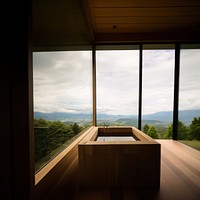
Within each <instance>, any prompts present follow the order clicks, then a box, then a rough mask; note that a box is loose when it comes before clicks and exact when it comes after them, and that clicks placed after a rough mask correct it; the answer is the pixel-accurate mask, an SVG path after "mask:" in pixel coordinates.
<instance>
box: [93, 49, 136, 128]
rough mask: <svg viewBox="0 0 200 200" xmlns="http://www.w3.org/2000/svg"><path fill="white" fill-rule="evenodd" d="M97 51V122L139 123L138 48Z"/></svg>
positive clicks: (122, 124)
mask: <svg viewBox="0 0 200 200" xmlns="http://www.w3.org/2000/svg"><path fill="white" fill-rule="evenodd" d="M96 54H97V59H96V60H97V67H96V68H97V124H98V125H103V124H106V125H115V126H126V125H132V126H137V112H138V77H139V50H123V51H122V50H121V51H120V50H112V51H97V52H96Z"/></svg>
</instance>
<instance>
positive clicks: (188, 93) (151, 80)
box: [33, 50, 200, 114]
mask: <svg viewBox="0 0 200 200" xmlns="http://www.w3.org/2000/svg"><path fill="white" fill-rule="evenodd" d="M174 54H175V52H174V50H145V51H144V58H143V114H148V113H154V112H160V111H167V110H172V109H173V89H174V86H173V84H174ZM91 57H92V53H91V52H90V51H81V52H79V51H73V52H70V51H67V52H43V53H41V52H38V53H34V54H33V66H34V109H35V111H41V112H55V111H60V112H72V113H78V112H81V113H91V112H92V66H91V64H92V60H91ZM199 63H200V50H182V51H181V70H180V101H179V102H180V108H181V109H185V110H186V109H199V108H200V103H199V101H198V99H199V90H200V84H199V77H200V66H199V65H200V64H199ZM138 87H139V51H137V50H132V51H97V109H98V112H99V113H107V114H137V112H138V91H139V88H138Z"/></svg>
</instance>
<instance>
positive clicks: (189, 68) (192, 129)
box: [178, 49, 200, 150]
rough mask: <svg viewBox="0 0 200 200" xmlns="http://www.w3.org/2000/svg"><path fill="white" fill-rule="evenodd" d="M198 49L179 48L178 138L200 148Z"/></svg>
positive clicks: (199, 69)
mask: <svg viewBox="0 0 200 200" xmlns="http://www.w3.org/2000/svg"><path fill="white" fill-rule="evenodd" d="M199 77H200V50H199V49H181V55H180V91H179V127H178V128H179V130H178V139H179V140H180V141H181V142H182V143H184V144H187V145H189V146H191V147H193V148H195V149H197V150H200V102H199V98H200V79H199Z"/></svg>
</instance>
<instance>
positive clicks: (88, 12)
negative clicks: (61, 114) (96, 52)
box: [33, 0, 200, 49]
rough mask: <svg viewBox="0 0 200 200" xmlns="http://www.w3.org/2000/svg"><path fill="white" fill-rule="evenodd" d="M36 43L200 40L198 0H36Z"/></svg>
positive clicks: (52, 44) (34, 25) (42, 44)
mask: <svg viewBox="0 0 200 200" xmlns="http://www.w3.org/2000/svg"><path fill="white" fill-rule="evenodd" d="M33 36H34V46H35V47H39V46H40V47H41V48H43V47H47V48H48V47H50V46H54V47H56V46H57V48H59V47H60V48H61V49H62V46H66V45H69V44H71V45H74V44H89V43H91V42H92V41H95V42H97V43H101V42H176V41H199V40H200V37H199V36H200V0H56V1H53V0H42V1H41V0H33Z"/></svg>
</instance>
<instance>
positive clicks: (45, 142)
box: [33, 51, 92, 171]
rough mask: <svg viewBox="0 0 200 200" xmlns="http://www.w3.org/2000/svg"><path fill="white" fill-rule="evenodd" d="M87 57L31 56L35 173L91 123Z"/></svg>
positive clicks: (80, 53) (75, 54)
mask: <svg viewBox="0 0 200 200" xmlns="http://www.w3.org/2000/svg"><path fill="white" fill-rule="evenodd" d="M91 56H92V54H91V51H67V52H34V53H33V78H34V118H35V119H34V127H35V170H36V171H37V170H38V169H40V168H41V167H42V166H44V165H45V164H46V163H47V162H48V161H50V160H51V159H52V158H53V157H55V155H57V154H58V153H59V152H61V151H62V150H63V149H64V148H66V147H67V146H68V145H69V144H70V143H71V142H72V141H73V139H75V138H76V137H78V135H79V134H81V132H82V131H83V130H84V129H86V128H87V127H88V126H91V124H92V123H91V122H92V99H91V97H92V95H91V92H92V89H91V86H92V84H91V74H92V73H91Z"/></svg>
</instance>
